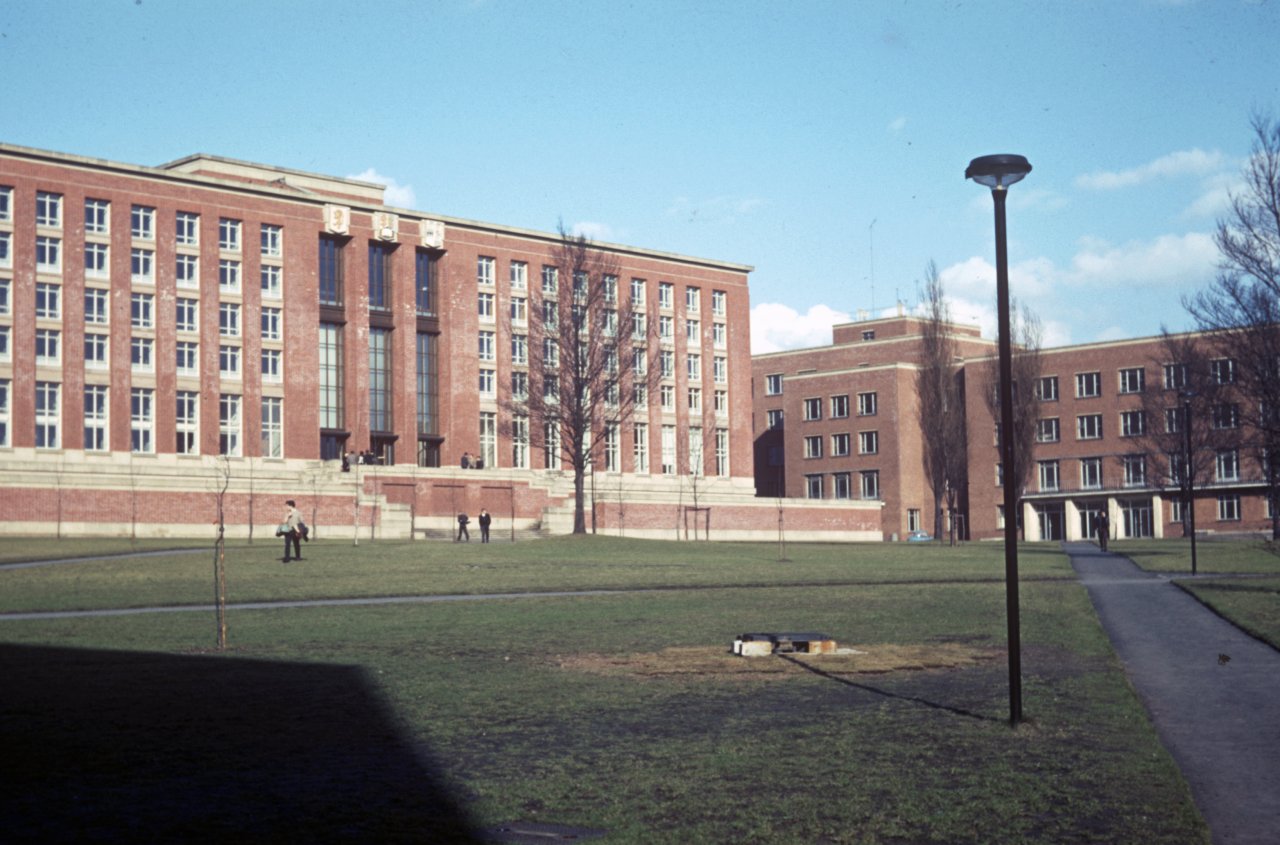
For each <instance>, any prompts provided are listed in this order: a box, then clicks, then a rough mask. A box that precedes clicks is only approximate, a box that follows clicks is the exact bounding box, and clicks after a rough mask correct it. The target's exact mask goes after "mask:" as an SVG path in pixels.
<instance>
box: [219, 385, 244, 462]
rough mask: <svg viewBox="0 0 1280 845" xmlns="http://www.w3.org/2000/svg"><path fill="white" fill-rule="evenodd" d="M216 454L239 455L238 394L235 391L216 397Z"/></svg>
mask: <svg viewBox="0 0 1280 845" xmlns="http://www.w3.org/2000/svg"><path fill="white" fill-rule="evenodd" d="M218 454H219V455H228V456H230V457H233V458H238V457H240V396H239V394H236V393H223V394H221V395H220V396H219V397H218Z"/></svg>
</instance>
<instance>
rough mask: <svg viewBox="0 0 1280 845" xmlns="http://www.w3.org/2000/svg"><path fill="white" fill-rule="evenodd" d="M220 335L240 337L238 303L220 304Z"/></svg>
mask: <svg viewBox="0 0 1280 845" xmlns="http://www.w3.org/2000/svg"><path fill="white" fill-rule="evenodd" d="M134 296H137V294H134ZM218 334H220V335H222V336H223V337H239V336H240V304H239V303H238V302H219V303H218Z"/></svg>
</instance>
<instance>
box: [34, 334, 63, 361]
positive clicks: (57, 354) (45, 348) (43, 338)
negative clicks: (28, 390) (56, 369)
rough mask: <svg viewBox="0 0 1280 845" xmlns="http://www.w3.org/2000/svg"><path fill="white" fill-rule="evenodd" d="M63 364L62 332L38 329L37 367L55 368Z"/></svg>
mask: <svg viewBox="0 0 1280 845" xmlns="http://www.w3.org/2000/svg"><path fill="white" fill-rule="evenodd" d="M60 363H62V332H60V331H58V330H57V329H36V366H55V365H57V364H60Z"/></svg>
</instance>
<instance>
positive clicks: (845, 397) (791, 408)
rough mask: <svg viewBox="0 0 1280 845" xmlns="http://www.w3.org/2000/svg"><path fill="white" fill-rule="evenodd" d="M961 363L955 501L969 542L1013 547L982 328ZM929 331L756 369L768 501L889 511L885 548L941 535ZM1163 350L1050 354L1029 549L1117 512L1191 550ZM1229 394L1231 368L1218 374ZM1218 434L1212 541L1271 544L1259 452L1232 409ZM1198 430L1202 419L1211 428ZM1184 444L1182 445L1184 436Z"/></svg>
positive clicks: (969, 335)
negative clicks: (927, 382) (936, 522)
mask: <svg viewBox="0 0 1280 845" xmlns="http://www.w3.org/2000/svg"><path fill="white" fill-rule="evenodd" d="M951 331H952V334H953V336H954V337H955V338H956V341H957V344H958V352H959V354H960V355H961V356H963V359H964V360H963V362H962V365H961V378H962V383H963V385H964V393H965V397H966V398H965V415H966V432H967V436H968V442H969V447H968V470H969V471H968V489H967V490H966V491H965V492H964V494H963V495H961V496H960V497H959V510H960V511H961V514H960V515H961V521H960V523H959V524H958V525H957V528H958V530H959V531H960V533H961V535H962V536H969V537H972V538H973V539H987V538H998V537H1000V536H1002V530H1003V526H1004V522H1003V512H1002V510H1003V507H1002V503H1003V493H1002V489H1001V487H1000V484H1001V472H1000V471H1001V467H1000V456H999V447H998V441H997V430H996V424H995V420H994V419H993V417H992V415H991V412H990V410H989V408H988V405H987V403H986V401H985V400H984V399H983V395H984V391H990V390H994V386H993V384H992V383H991V378H992V377H993V375H994V373H995V368H994V366H993V358H994V354H995V350H994V343H993V342H992V341H987V340H983V339H982V338H981V337H979V333H978V330H977V329H976V328H974V327H969V326H959V325H954V326H952V327H951ZM919 348H920V321H919V320H917V319H915V318H911V317H898V318H892V319H886V320H872V321H865V322H858V323H848V324H841V325H837V326H835V327H834V329H833V343H832V345H831V346H824V347H818V348H813V349H801V350H793V351H788V352H777V353H770V354H767V355H758V356H756V357H755V358H754V360H753V367H752V370H753V375H752V379H753V391H754V413H753V427H754V433H755V438H756V440H755V444H756V448H755V468H756V485H757V490H758V493H759V495H761V496H794V497H802V498H806V499H819V500H825V499H863V500H873V501H880V502H882V503H883V506H884V512H883V515H882V527H883V531H884V534H885V537H886V538H887V539H891V538H893V537H894V536H895V535H897V536H902V534H904V533H905V532H908V531H912V530H915V529H918V528H922V529H924V530H929V531H931V530H932V529H933V526H932V524H930V521H929V518H928V514H929V511H930V509H931V508H932V503H933V496H932V492H931V491H930V490H929V488H928V485H927V483H926V480H925V477H924V471H923V456H922V446H923V437H924V435H923V433H922V432H921V429H920V424H919V417H918V410H917V402H916V392H915V372H916V361H917V360H918V358H919ZM1165 349H1166V346H1165V344H1164V342H1163V341H1162V339H1161V338H1138V339H1134V340H1126V341H1116V342H1111V343H1097V344H1085V345H1079V346H1067V347H1061V348H1055V349H1048V350H1044V351H1043V352H1042V362H1043V363H1042V372H1043V374H1044V375H1043V378H1042V379H1041V382H1040V384H1039V385H1037V386H1036V394H1037V397H1038V398H1039V403H1038V404H1039V409H1040V418H1039V420H1038V421H1037V442H1036V444H1035V461H1036V465H1035V467H1034V468H1032V471H1031V473H1030V477H1029V480H1028V483H1027V485H1026V490H1025V494H1024V496H1023V499H1022V502H1023V504H1022V513H1021V514H1020V515H1019V517H1020V519H1021V520H1022V522H1023V524H1024V526H1025V527H1026V536H1027V537H1028V539H1033V540H1035V539H1043V540H1056V539H1079V538H1082V537H1090V536H1092V535H1093V525H1094V524H1095V523H1094V519H1095V517H1096V516H1097V515H1098V514H1099V513H1106V514H1107V516H1108V520H1109V522H1110V525H1111V531H1112V533H1113V535H1114V536H1119V537H1139V536H1156V537H1159V536H1166V535H1169V534H1172V535H1175V536H1180V535H1181V523H1182V504H1181V497H1180V493H1179V492H1178V490H1177V489H1176V485H1175V484H1174V483H1173V481H1172V480H1171V479H1172V478H1173V477H1174V475H1173V473H1174V470H1173V467H1172V464H1171V462H1177V461H1180V460H1183V459H1184V458H1183V456H1182V455H1181V454H1180V453H1179V452H1178V450H1177V449H1176V448H1174V450H1173V453H1172V454H1164V453H1156V452H1154V451H1153V449H1152V440H1153V438H1148V437H1146V436H1145V434H1146V431H1147V427H1148V426H1171V427H1172V426H1176V425H1178V424H1179V422H1178V421H1179V420H1180V419H1181V416H1180V414H1179V404H1180V400H1179V392H1178V389H1177V384H1171V383H1170V375H1169V373H1170V367H1179V366H1181V363H1182V362H1173V361H1167V360H1165V358H1167V357H1168V353H1167V352H1166V351H1165ZM1213 366H1214V368H1215V369H1214V372H1215V373H1217V374H1218V375H1216V376H1215V378H1216V379H1221V380H1222V381H1223V382H1224V384H1228V383H1229V380H1230V374H1231V373H1232V372H1233V367H1232V364H1231V362H1230V361H1227V360H1225V359H1223V360H1221V361H1218V362H1216V363H1214V364H1213ZM1203 413H1205V414H1207V415H1208V416H1209V417H1210V418H1211V419H1209V420H1208V423H1209V424H1211V425H1212V426H1213V427H1214V428H1215V429H1217V432H1216V435H1215V445H1214V447H1213V448H1214V452H1215V454H1214V455H1213V459H1214V460H1213V461H1212V463H1211V468H1210V470H1209V472H1208V474H1209V475H1210V476H1211V477H1210V478H1209V479H1208V480H1207V481H1205V482H1204V483H1203V484H1202V485H1200V486H1199V487H1198V489H1197V491H1196V496H1195V503H1194V507H1195V519H1196V524H1197V529H1198V530H1199V531H1201V532H1226V533H1234V532H1240V531H1261V530H1264V529H1266V528H1268V527H1269V523H1270V512H1269V509H1268V504H1267V497H1266V494H1265V489H1264V474H1263V470H1262V466H1261V463H1260V461H1259V460H1258V455H1257V453H1256V451H1253V450H1250V449H1249V448H1248V446H1247V444H1246V442H1245V439H1244V437H1243V434H1242V431H1241V430H1240V414H1239V413H1238V412H1237V411H1235V410H1233V406H1232V405H1231V404H1230V403H1227V404H1225V405H1222V406H1221V407H1220V408H1218V409H1216V410H1215V409H1213V408H1207V409H1205V410H1204V412H1203ZM1201 424H1202V425H1204V424H1205V421H1202V422H1201ZM1237 435H1240V436H1237ZM1175 439H1176V438H1175Z"/></svg>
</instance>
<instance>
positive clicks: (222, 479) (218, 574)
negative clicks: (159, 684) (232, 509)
mask: <svg viewBox="0 0 1280 845" xmlns="http://www.w3.org/2000/svg"><path fill="white" fill-rule="evenodd" d="M214 485H215V486H214V493H213V497H214V503H215V505H216V507H217V517H218V523H217V525H218V534H217V537H216V538H215V540H214V543H213V599H214V607H215V608H216V613H215V615H216V618H217V627H218V631H217V643H218V651H222V650H223V649H225V648H226V647H227V540H226V525H227V520H226V513H227V511H226V499H227V488H228V487H230V486H231V461H230V460H229V459H228V458H227V456H226V455H221V456H219V457H218V466H217V474H216V475H215V476H214Z"/></svg>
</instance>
